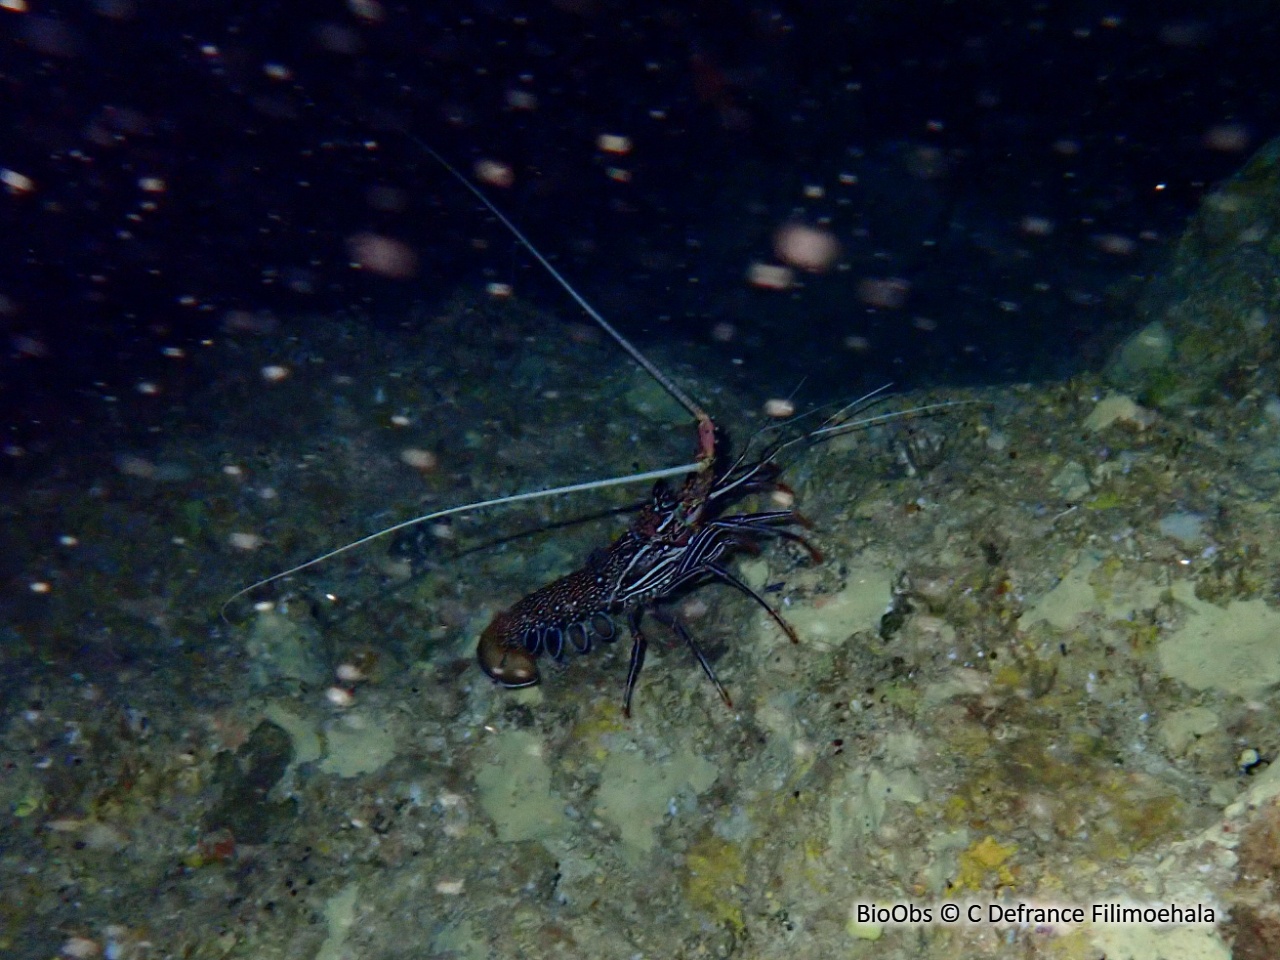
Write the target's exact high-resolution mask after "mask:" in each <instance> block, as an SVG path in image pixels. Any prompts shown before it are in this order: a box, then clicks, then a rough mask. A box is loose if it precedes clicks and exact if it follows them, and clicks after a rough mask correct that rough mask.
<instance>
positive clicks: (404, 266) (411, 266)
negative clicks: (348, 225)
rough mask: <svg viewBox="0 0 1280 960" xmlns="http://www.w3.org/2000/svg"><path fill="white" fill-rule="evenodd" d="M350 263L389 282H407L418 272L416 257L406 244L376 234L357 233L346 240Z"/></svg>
mask: <svg viewBox="0 0 1280 960" xmlns="http://www.w3.org/2000/svg"><path fill="white" fill-rule="evenodd" d="M347 253H348V254H350V256H351V261H352V263H354V264H355V266H356V267H358V268H359V269H361V270H368V271H369V272H370V273H376V274H378V275H379V276H382V277H387V278H389V279H391V280H408V279H410V278H411V277H413V276H414V275H415V274H416V273H417V272H418V255H417V254H416V253H414V252H413V250H412V248H410V246H409V245H408V244H407V243H403V242H401V241H400V240H393V239H392V238H391V237H384V236H381V235H380V234H376V233H357V234H355V235H353V236H351V237H348V238H347Z"/></svg>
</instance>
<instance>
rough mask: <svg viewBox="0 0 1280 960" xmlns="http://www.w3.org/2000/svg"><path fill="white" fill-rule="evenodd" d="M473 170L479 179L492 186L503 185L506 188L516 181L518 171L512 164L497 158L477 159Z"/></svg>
mask: <svg viewBox="0 0 1280 960" xmlns="http://www.w3.org/2000/svg"><path fill="white" fill-rule="evenodd" d="M472 170H473V172H474V173H475V175H476V179H477V180H479V181H480V182H481V183H487V184H488V185H489V186H491V187H502V188H503V189H504V190H505V189H506V188H507V187H510V186H511V185H512V184H513V183H515V182H516V173H515V171H514V170H512V169H511V166H510V165H509V164H506V163H500V162H498V161H497V160H477V161H476V165H475V166H474V167H473V168H472Z"/></svg>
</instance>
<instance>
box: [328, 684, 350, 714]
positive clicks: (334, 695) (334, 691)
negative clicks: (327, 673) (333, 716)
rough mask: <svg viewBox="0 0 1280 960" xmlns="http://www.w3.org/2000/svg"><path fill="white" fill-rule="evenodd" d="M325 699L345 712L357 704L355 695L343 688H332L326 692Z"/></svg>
mask: <svg viewBox="0 0 1280 960" xmlns="http://www.w3.org/2000/svg"><path fill="white" fill-rule="evenodd" d="M324 698H325V699H326V700H328V701H329V702H330V703H331V704H333V705H334V706H335V707H339V708H341V709H344V710H345V709H346V708H347V707H349V706H351V705H352V704H353V703H355V702H356V698H355V695H354V694H353V693H352V692H351V691H350V690H347V689H345V688H343V687H330V688H329V689H328V690H326V691H325V692H324Z"/></svg>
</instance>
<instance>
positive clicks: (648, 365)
mask: <svg viewBox="0 0 1280 960" xmlns="http://www.w3.org/2000/svg"><path fill="white" fill-rule="evenodd" d="M406 136H408V138H409V139H410V140H412V141H413V142H414V143H416V144H417V145H418V146H419V147H420V148H421V149H422V150H423V151H424V152H425V153H426V154H427V155H429V156H430V157H431V158H432V159H434V160H435V161H436V162H437V163H438V164H440V166H442V167H444V168H445V169H446V170H448V171H449V173H451V174H452V175H453V176H454V178H455V179H457V181H458V182H459V183H461V184H462V185H463V186H464V187H466V188H467V189H468V190H470V191H471V193H472V194H473V195H474V196H475V198H476V199H477V200H479V201H480V202H481V203H483V204H484V205H485V207H487V208H488V210H489V212H490V213H492V214H493V215H494V216H495V217H497V218H498V220H499V221H501V223H502V225H503V226H504V227H506V228H507V229H508V230H510V231H511V235H512V236H513V237H515V238H516V239H517V240H518V241H520V244H521V245H522V246H523V247H524V248H525V249H526V250H528V251H529V252H530V253H531V254H533V257H534V259H535V260H537V261H538V263H540V264H541V265H542V267H543V269H544V270H546V271H547V273H549V274H551V276H552V278H553V279H554V280H555V281H556V283H558V284H560V286H561V287H563V288H564V290H565V292H566V293H567V294H569V296H571V297H573V299H574V301H575V302H576V303H577V304H578V306H580V307H581V308H582V309H583V310H584V311H585V312H586V314H587V316H589V317H590V318H591V319H592V320H594V321H595V322H596V323H598V324H599V325H600V329H602V330H603V331H604V332H605V333H607V334H608V335H609V336H611V337H613V339H614V340H615V341H616V342H617V344H618V346H620V347H621V348H622V349H623V350H625V351H627V353H628V354H629V355H630V357H631V359H632V360H634V361H635V362H636V363H638V364H639V365H640V366H641V368H643V369H644V371H645V373H647V374H649V376H651V377H653V379H654V380H656V381H657V382H658V383H659V384H660V385H661V386H662V388H663V389H664V390H666V391H667V393H669V394H671V396H672V397H674V398H675V399H676V401H677V402H678V403H679V404H680V405H681V406H682V407H684V408H685V409H686V410H688V411H689V412H690V413H691V414H693V417H694V419H695V420H697V421H698V423H699V424H702V423H709V422H710V421H711V417H710V416H708V415H707V412H706V411H705V410H703V409H702V407H700V406H699V405H698V404H697V403H696V402H695V401H694V399H693V398H692V397H690V396H689V394H687V393H685V392H684V391H683V390H681V389H680V387H679V386H678V385H677V384H676V383H675V381H673V380H672V379H671V378H670V377H668V376H667V375H666V374H665V373H663V372H662V371H661V370H659V369H658V367H657V366H656V365H655V364H654V363H653V361H652V360H650V359H649V358H648V357H646V356H645V355H644V354H643V353H641V352H640V350H639V348H637V347H636V346H635V344H633V343H632V342H631V341H630V340H628V339H627V338H626V337H624V336H623V335H622V334H621V333H620V332H619V331H618V329H617V328H616V327H615V326H614V325H613V324H611V323H610V322H609V321H608V320H606V319H605V318H604V317H603V316H601V314H600V311H598V310H597V309H596V308H595V307H593V306H591V304H589V303H588V302H587V301H586V298H585V297H583V296H582V294H580V293H578V291H577V290H575V289H574V288H573V284H571V283H570V282H569V281H568V280H566V279H565V278H564V275H563V274H561V273H560V271H559V270H557V269H556V268H555V267H553V266H552V265H551V261H550V260H548V259H547V258H546V257H544V256H543V255H542V253H541V252H540V251H539V250H538V248H537V247H535V246H534V245H533V243H532V242H531V241H530V240H529V238H528V237H526V236H525V235H524V234H523V233H522V232H521V231H520V228H519V227H517V226H516V225H515V224H514V223H512V222H511V221H510V220H509V219H507V216H506V214H504V213H503V212H502V211H501V210H499V209H498V208H497V206H495V205H494V203H493V201H492V200H490V199H489V198H488V197H486V196H485V195H484V191H482V190H481V189H480V188H479V187H477V186H476V185H475V184H474V183H472V182H471V181H470V180H468V179H467V178H466V177H465V176H463V175H462V172H461V171H460V170H458V169H457V168H456V167H455V166H454V165H453V164H451V163H450V162H449V161H448V160H446V159H445V158H444V157H442V156H440V154H438V153H436V151H434V150H432V149H431V148H430V147H429V146H427V145H426V144H425V143H423V142H422V141H421V140H419V139H418V138H417V137H415V136H414V135H413V134H411V133H410V134H406Z"/></svg>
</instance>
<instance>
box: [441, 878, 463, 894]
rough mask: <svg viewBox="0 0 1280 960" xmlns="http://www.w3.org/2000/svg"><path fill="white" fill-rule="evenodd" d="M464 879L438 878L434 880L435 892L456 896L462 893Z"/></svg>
mask: <svg viewBox="0 0 1280 960" xmlns="http://www.w3.org/2000/svg"><path fill="white" fill-rule="evenodd" d="M465 883H466V881H464V880H438V881H436V893H439V894H443V895H444V896H446V897H456V896H458V894H460V893H462V888H463V886H464V885H465Z"/></svg>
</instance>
